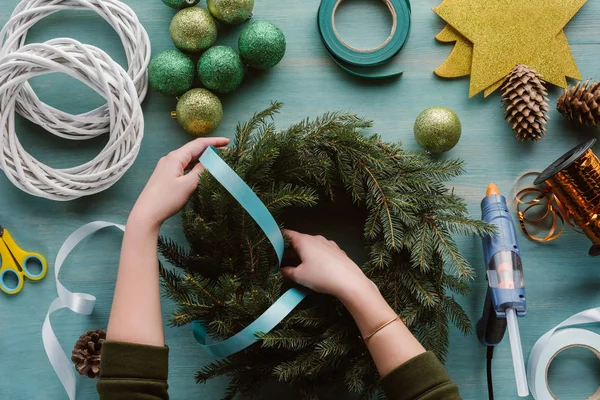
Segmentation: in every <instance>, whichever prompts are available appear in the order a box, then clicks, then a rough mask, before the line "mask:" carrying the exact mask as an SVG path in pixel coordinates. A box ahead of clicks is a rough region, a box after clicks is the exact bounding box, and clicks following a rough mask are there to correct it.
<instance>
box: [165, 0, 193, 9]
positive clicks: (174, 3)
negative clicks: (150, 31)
mask: <svg viewBox="0 0 600 400" xmlns="http://www.w3.org/2000/svg"><path fill="white" fill-rule="evenodd" d="M162 1H163V3H165V4H166V5H168V6H169V7H171V8H174V9H176V10H181V9H182V8H186V7H192V6H195V5H196V4H198V3H200V0H162Z"/></svg>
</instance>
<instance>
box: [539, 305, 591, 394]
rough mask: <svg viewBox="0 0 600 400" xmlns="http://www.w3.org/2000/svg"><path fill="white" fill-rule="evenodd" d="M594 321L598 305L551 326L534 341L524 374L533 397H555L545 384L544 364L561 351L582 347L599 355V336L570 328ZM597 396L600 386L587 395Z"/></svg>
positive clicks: (548, 364)
mask: <svg viewBox="0 0 600 400" xmlns="http://www.w3.org/2000/svg"><path fill="white" fill-rule="evenodd" d="M594 322H600V307H598V308H592V309H589V310H586V311H582V312H580V313H579V314H575V315H573V316H572V317H570V318H568V319H566V320H565V321H563V322H561V323H560V324H558V325H557V326H555V327H554V328H552V329H551V330H550V331H548V332H547V333H546V334H545V335H544V336H542V337H541V338H540V339H539V340H538V341H537V342H536V343H535V345H534V346H533V349H531V353H530V355H529V360H528V362H527V377H528V380H529V389H530V390H531V394H532V395H533V397H534V398H535V399H536V400H552V399H556V397H555V396H554V395H553V394H552V392H551V391H550V388H549V386H548V379H547V378H548V367H549V366H550V363H552V360H554V357H556V356H557V355H558V353H560V352H561V351H563V350H566V349H568V348H571V347H585V348H588V349H590V350H592V351H593V352H594V353H595V354H596V356H598V358H600V335H598V334H597V333H594V332H592V331H589V330H586V329H581V328H571V327H572V326H576V325H583V324H590V323H594ZM599 399H600V388H599V389H598V391H597V392H596V393H594V394H593V395H592V396H591V397H589V398H588V400H599Z"/></svg>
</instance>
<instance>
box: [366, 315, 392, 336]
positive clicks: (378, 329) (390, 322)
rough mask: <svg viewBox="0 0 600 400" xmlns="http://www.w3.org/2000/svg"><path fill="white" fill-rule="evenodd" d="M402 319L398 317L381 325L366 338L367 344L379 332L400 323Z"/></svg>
mask: <svg viewBox="0 0 600 400" xmlns="http://www.w3.org/2000/svg"><path fill="white" fill-rule="evenodd" d="M399 319H400V316H399V315H398V316H396V318H394V319H391V320H389V321H388V322H386V323H385V324H383V325H381V326H380V327H379V328H377V329H375V330H374V331H373V332H372V333H371V334H370V335H368V336H365V338H364V341H365V343H366V342H367V341H368V340H369V339H371V338H372V337H373V336H374V335H375V334H376V333H377V332H379V331H380V330H382V329H383V328H385V327H386V326H388V325H390V324H393V323H394V322H396V321H398V320H399Z"/></svg>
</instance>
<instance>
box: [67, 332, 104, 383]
mask: <svg viewBox="0 0 600 400" xmlns="http://www.w3.org/2000/svg"><path fill="white" fill-rule="evenodd" d="M105 340H106V332H105V331H104V330H102V329H97V330H95V331H87V332H86V333H84V334H83V335H81V336H80V337H79V340H77V343H75V348H74V349H73V352H72V353H71V361H73V363H74V364H75V369H77V372H79V373H80V374H81V375H84V376H87V377H89V378H92V379H96V378H97V377H98V375H99V374H100V352H101V351H102V342H104V341H105Z"/></svg>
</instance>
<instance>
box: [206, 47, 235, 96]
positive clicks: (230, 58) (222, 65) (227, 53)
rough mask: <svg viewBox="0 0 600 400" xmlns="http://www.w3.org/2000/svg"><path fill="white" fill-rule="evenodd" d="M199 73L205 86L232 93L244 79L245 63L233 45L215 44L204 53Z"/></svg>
mask: <svg viewBox="0 0 600 400" xmlns="http://www.w3.org/2000/svg"><path fill="white" fill-rule="evenodd" d="M198 75H199V76H200V81H201V82H202V84H203V85H204V87H205V88H207V89H210V90H214V91H215V92H217V93H231V92H233V91H234V90H235V89H237V87H238V86H240V83H242V80H243V79H244V65H243V64H242V60H241V58H240V56H239V54H238V53H237V52H236V51H235V50H234V49H232V48H231V47H228V46H215V47H211V48H210V49H208V50H206V52H205V53H204V54H202V57H201V58H200V61H198Z"/></svg>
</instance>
